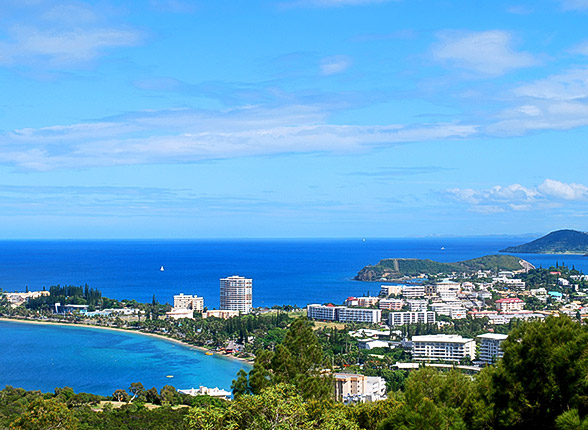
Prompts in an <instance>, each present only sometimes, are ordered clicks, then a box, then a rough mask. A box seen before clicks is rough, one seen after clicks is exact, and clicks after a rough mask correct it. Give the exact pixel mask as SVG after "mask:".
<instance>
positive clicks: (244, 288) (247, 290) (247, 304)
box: [220, 276, 253, 314]
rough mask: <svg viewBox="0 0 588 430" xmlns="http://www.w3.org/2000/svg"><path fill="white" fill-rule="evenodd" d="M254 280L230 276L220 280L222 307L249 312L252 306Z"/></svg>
mask: <svg viewBox="0 0 588 430" xmlns="http://www.w3.org/2000/svg"><path fill="white" fill-rule="evenodd" d="M252 285H253V280H252V279H249V278H244V277H243V276H229V277H228V278H221V280H220V308H221V309H223V310H231V311H239V312H241V313H244V314H247V313H249V312H250V311H251V308H252V289H253V288H252Z"/></svg>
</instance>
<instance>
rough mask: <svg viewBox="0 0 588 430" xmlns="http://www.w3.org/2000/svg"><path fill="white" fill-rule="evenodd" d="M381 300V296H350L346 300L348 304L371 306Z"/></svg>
mask: <svg viewBox="0 0 588 430" xmlns="http://www.w3.org/2000/svg"><path fill="white" fill-rule="evenodd" d="M379 301H380V298H379V297H348V298H347V300H345V305H347V306H360V307H366V308H367V307H370V306H374V305H375V304H377V303H378V302H379Z"/></svg>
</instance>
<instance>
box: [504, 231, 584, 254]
mask: <svg viewBox="0 0 588 430" xmlns="http://www.w3.org/2000/svg"><path fill="white" fill-rule="evenodd" d="M500 252H509V253H517V254H588V233H584V232H582V231H577V230H557V231H552V232H551V233H549V234H547V235H545V236H543V237H541V238H539V239H536V240H534V241H532V242H529V243H525V244H523V245H519V246H510V247H508V248H505V249H502V250H500Z"/></svg>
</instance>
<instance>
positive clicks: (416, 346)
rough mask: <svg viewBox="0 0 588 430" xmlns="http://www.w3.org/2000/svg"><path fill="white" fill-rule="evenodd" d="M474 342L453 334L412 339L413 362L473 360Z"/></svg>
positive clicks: (474, 354)
mask: <svg viewBox="0 0 588 430" xmlns="http://www.w3.org/2000/svg"><path fill="white" fill-rule="evenodd" d="M475 356H476V342H475V341H474V340H473V339H468V338H463V337H461V336H458V335H453V334H436V335H428V336H413V337H412V358H413V360H443V361H461V360H463V359H464V358H466V357H469V358H470V359H472V360H473V359H474V358H475Z"/></svg>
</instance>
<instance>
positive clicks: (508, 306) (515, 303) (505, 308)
mask: <svg viewBox="0 0 588 430" xmlns="http://www.w3.org/2000/svg"><path fill="white" fill-rule="evenodd" d="M524 306H525V302H524V301H523V300H521V299H519V298H517V297H510V298H508V299H499V300H496V310H497V311H499V312H517V311H522V310H523V307H524Z"/></svg>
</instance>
